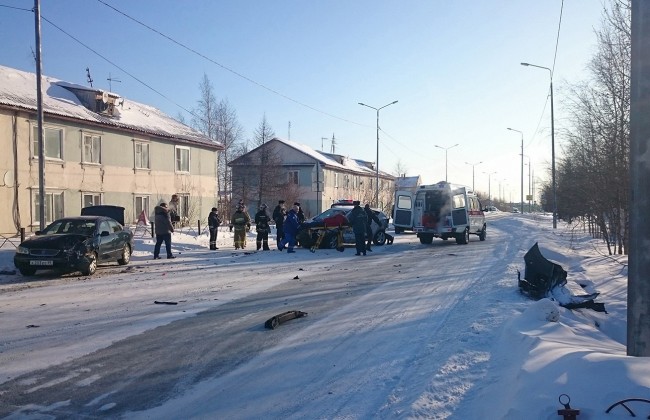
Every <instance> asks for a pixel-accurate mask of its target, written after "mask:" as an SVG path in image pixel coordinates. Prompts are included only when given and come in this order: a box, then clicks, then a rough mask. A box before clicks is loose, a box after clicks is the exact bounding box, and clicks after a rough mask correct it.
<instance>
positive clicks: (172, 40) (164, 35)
mask: <svg viewBox="0 0 650 420" xmlns="http://www.w3.org/2000/svg"><path fill="white" fill-rule="evenodd" d="M97 1H98V2H99V3H101V4H103V5H104V6H106V7H108V8H110V9H113V10H114V11H115V12H117V13H119V14H121V15H122V16H124V17H126V18H127V19H130V20H132V21H133V22H135V23H137V24H138V25H141V26H144V27H145V28H147V29H149V30H150V31H152V32H154V33H156V34H158V35H160V36H162V37H163V38H165V39H167V40H168V41H170V42H172V43H174V44H176V45H178V46H179V47H181V48H184V49H186V50H188V51H190V52H191V53H193V54H196V55H198V56H199V57H201V58H203V59H205V60H207V61H209V62H211V63H212V64H214V65H217V66H219V67H221V68H222V69H224V70H226V71H228V72H230V73H232V74H234V75H235V76H237V77H240V78H242V79H244V80H246V81H248V82H250V83H252V84H254V85H256V86H258V87H261V88H262V89H265V90H267V91H269V92H271V93H273V94H275V95H278V96H280V97H282V98H284V99H286V100H288V101H291V102H293V103H295V104H298V105H300V106H303V107H305V108H308V109H311V110H312V111H315V112H318V113H320V114H323V115H327V116H328V117H332V118H335V119H337V120H340V121H345V122H348V123H350V124H355V125H358V126H362V127H365V125H364V124H360V123H357V122H354V121H350V120H348V119H345V118H342V117H338V116H336V115H333V114H330V113H328V112H325V111H323V110H320V109H318V108H315V107H313V106H311V105H307V104H305V103H303V102H300V101H298V100H296V99H293V98H291V97H290V96H287V95H285V94H283V93H281V92H278V91H277V90H275V89H272V88H270V87H268V86H266V85H264V84H262V83H260V82H257V81H255V80H253V79H251V78H250V77H247V76H245V75H243V74H241V73H239V72H238V71H235V70H233V69H231V68H230V67H227V66H225V65H223V64H221V63H219V62H217V61H215V60H213V59H212V58H210V57H208V56H206V55H205V54H203V53H200V52H199V51H197V50H195V49H194V48H192V47H189V46H187V45H185V44H183V43H182V42H180V41H177V40H175V39H174V38H172V37H170V36H169V35H166V34H164V33H162V32H160V31H159V30H157V29H155V28H153V27H151V26H149V25H147V24H146V23H144V22H142V21H140V20H138V19H136V18H134V17H132V16H130V15H128V14H127V13H125V12H122V11H121V10H119V9H117V8H115V7H114V6H111V5H110V4H107V3H106V2H105V1H103V0H97Z"/></svg>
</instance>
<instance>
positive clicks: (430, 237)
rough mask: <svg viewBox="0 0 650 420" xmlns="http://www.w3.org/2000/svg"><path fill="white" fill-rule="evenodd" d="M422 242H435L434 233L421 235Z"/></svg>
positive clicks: (427, 243)
mask: <svg viewBox="0 0 650 420" xmlns="http://www.w3.org/2000/svg"><path fill="white" fill-rule="evenodd" d="M420 243H421V244H426V245H429V244H431V243H433V235H421V236H420Z"/></svg>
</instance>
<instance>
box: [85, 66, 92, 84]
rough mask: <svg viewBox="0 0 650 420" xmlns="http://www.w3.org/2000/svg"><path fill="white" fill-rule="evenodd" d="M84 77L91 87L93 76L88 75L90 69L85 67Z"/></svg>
mask: <svg viewBox="0 0 650 420" xmlns="http://www.w3.org/2000/svg"><path fill="white" fill-rule="evenodd" d="M86 77H87V78H88V83H89V84H90V87H93V78H92V77H90V69H89V68H88V67H86Z"/></svg>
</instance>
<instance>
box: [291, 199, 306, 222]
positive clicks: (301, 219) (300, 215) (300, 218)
mask: <svg viewBox="0 0 650 420" xmlns="http://www.w3.org/2000/svg"><path fill="white" fill-rule="evenodd" d="M293 205H294V206H297V207H298V223H300V224H302V223H303V222H304V221H305V213H303V211H302V207H300V203H293Z"/></svg>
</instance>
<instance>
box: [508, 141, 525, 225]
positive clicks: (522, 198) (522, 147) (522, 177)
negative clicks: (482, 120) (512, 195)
mask: <svg viewBox="0 0 650 420" xmlns="http://www.w3.org/2000/svg"><path fill="white" fill-rule="evenodd" d="M508 130H510V131H516V132H517V133H519V134H521V214H523V213H524V133H523V131H519V130H515V129H514V128H508Z"/></svg>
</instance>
